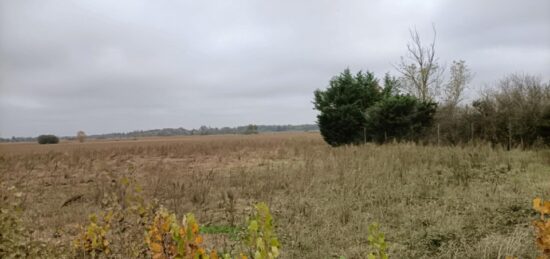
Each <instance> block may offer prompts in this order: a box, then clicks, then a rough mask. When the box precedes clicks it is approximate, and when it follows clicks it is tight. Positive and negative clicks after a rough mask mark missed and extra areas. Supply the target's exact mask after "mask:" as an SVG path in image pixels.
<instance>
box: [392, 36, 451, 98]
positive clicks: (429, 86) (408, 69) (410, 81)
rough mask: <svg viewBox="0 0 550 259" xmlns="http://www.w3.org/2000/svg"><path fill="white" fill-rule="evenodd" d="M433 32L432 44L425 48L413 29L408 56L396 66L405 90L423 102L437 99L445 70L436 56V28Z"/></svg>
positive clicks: (408, 46) (408, 45) (402, 58)
mask: <svg viewBox="0 0 550 259" xmlns="http://www.w3.org/2000/svg"><path fill="white" fill-rule="evenodd" d="M433 32H434V37H433V40H432V43H431V44H430V45H429V46H424V45H422V41H421V40H420V36H419V35H418V31H417V30H416V29H414V30H412V29H411V30H410V34H411V42H409V43H408V44H407V51H408V53H407V56H406V57H401V62H400V63H399V64H397V65H396V66H395V68H396V69H397V71H398V72H399V73H401V79H402V81H403V86H404V87H405V89H404V90H405V91H407V92H409V93H411V94H413V95H415V96H416V97H418V98H419V99H420V100H422V101H429V100H433V99H435V96H436V95H437V94H438V91H439V88H440V86H441V82H442V80H443V72H444V70H445V69H444V67H442V66H440V65H439V63H438V58H437V57H436V55H435V39H436V30H435V27H433Z"/></svg>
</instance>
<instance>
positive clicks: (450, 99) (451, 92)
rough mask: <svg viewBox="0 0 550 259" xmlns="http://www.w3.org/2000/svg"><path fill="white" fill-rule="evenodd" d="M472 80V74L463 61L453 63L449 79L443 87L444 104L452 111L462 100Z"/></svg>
mask: <svg viewBox="0 0 550 259" xmlns="http://www.w3.org/2000/svg"><path fill="white" fill-rule="evenodd" d="M471 80H472V73H471V72H470V69H469V68H468V66H467V65H466V62H465V61H464V60H460V61H453V65H452V66H451V69H450V79H449V82H447V84H446V85H445V89H444V91H445V97H444V98H445V104H446V105H447V106H448V107H449V108H451V110H453V109H454V108H455V107H456V106H457V105H458V103H459V102H460V101H461V100H462V94H463V93H464V90H465V89H466V88H467V87H468V83H470V81H471Z"/></svg>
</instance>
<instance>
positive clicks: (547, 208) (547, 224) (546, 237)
mask: <svg viewBox="0 0 550 259" xmlns="http://www.w3.org/2000/svg"><path fill="white" fill-rule="evenodd" d="M533 208H534V209H535V210H536V211H537V212H539V213H540V219H538V220H535V221H533V225H534V226H535V231H536V233H537V239H536V242H537V247H538V248H539V250H540V252H541V253H542V255H541V256H539V257H538V258H540V259H548V258H550V218H549V217H547V216H546V215H547V214H550V201H543V200H542V199H540V198H535V199H534V200H533Z"/></svg>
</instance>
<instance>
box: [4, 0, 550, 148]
mask: <svg viewBox="0 0 550 259" xmlns="http://www.w3.org/2000/svg"><path fill="white" fill-rule="evenodd" d="M548 10H550V2H548V1H545V0H531V1H520V0H512V1H496V0H490V1H473V0H468V1H436V0H431V1H415V0H407V1H382V0H377V1H362V0H355V1H343V2H334V1H329V0H323V1H313V0H308V1H270V2H265V1H245V0H243V1H177V2H173V1H134V0H132V1H130V0H120V1H107V0H103V1H70V2H66V1H57V0H47V1H46V0H34V1H32V0H21V1H0V136H1V137H9V136H12V135H15V136H33V135H38V134H41V133H47V132H49V133H54V134H60V135H72V134H74V133H75V132H76V131H77V130H80V129H83V130H85V131H86V132H89V133H104V132H112V131H129V130H135V129H150V128H160V127H180V126H181V127H187V128H190V127H198V126H200V125H203V124H204V125H210V126H218V127H220V126H235V125H242V124H248V123H270V124H271V123H281V124H287V123H313V122H314V121H315V114H316V113H315V111H314V110H312V105H311V99H312V92H313V91H314V90H315V89H317V88H323V87H325V86H326V85H327V84H328V80H329V79H330V78H331V77H332V76H334V75H336V74H338V73H339V72H341V71H342V70H343V69H345V68H346V67H349V68H350V69H352V70H354V71H357V70H367V69H368V70H371V71H374V72H375V73H376V74H377V75H378V76H379V77H382V76H383V74H384V73H386V72H390V73H393V74H396V73H395V71H394V69H393V67H392V64H393V63H395V62H397V61H398V60H399V57H400V56H402V55H404V54H405V50H406V49H405V46H406V43H407V41H408V36H409V35H408V30H409V28H411V27H414V26H416V27H417V29H418V30H419V31H420V32H421V35H422V36H423V38H425V39H426V40H429V39H430V37H431V24H432V23H434V24H435V25H436V27H437V30H438V39H437V44H438V51H439V52H438V53H439V56H440V60H441V62H442V63H450V62H451V61H452V60H453V59H465V60H466V61H467V63H468V64H469V65H470V66H471V68H472V70H473V71H474V72H475V73H476V78H475V80H474V82H473V83H472V84H473V85H475V86H478V85H482V84H485V83H491V82H494V81H496V80H498V79H499V78H500V77H501V76H503V75H504V74H506V73H511V72H516V71H519V72H527V73H533V74H539V75H541V76H543V77H545V79H549V78H548V76H550V75H548V71H550V47H549V46H550V13H549V12H548Z"/></svg>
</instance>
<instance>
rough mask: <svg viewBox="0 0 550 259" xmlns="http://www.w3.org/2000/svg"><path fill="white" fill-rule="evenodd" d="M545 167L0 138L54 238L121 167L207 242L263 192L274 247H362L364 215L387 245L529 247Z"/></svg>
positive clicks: (302, 145)
mask: <svg viewBox="0 0 550 259" xmlns="http://www.w3.org/2000/svg"><path fill="white" fill-rule="evenodd" d="M549 173H550V150H539V151H521V150H512V151H510V152H507V151H505V150H502V149H492V148H490V147H488V146H485V145H479V146H467V147H433V146H418V145H414V144H388V145H384V146H377V145H370V144H369V145H364V146H345V147H339V148H331V147H329V146H328V145H326V144H325V143H324V142H323V141H322V140H321V138H320V136H319V135H317V134H313V133H308V134H272V135H268V134H260V135H251V136H206V137H185V138H171V139H153V140H143V141H141V140H139V141H126V142H122V141H119V142H114V141H113V142H93V141H90V142H86V143H82V144H76V143H60V144H58V145H55V146H39V145H38V144H1V145H0V179H1V183H0V184H1V186H0V188H1V189H7V188H8V187H9V186H15V187H16V188H17V190H19V191H21V192H22V196H21V197H22V201H23V202H22V207H23V208H24V209H25V210H24V212H23V214H22V216H21V217H22V220H23V223H24V224H25V225H27V226H30V227H31V228H32V229H33V230H34V232H33V234H32V238H33V239H34V240H39V241H43V242H47V243H49V244H52V245H54V246H59V247H63V246H68V245H69V244H70V242H71V240H73V239H74V238H75V237H76V236H77V235H78V233H79V230H80V226H81V225H84V224H86V222H87V220H88V216H89V215H90V214H92V213H97V212H99V211H101V210H102V209H103V208H102V206H104V205H102V204H105V202H106V201H105V199H106V198H109V197H106V193H113V192H114V193H119V194H120V195H119V196H118V197H123V196H124V193H126V192H127V190H124V188H123V187H122V186H120V185H117V184H116V182H113V179H120V178H122V177H127V178H128V179H134V180H135V181H136V185H138V186H140V187H141V188H142V189H143V190H142V195H143V196H144V197H145V198H146V199H147V200H148V201H155V200H156V201H158V203H159V204H161V205H163V206H164V207H166V208H168V209H169V210H171V211H173V212H176V214H177V215H179V216H181V215H183V214H184V213H186V212H193V213H194V214H195V216H196V217H197V220H198V221H200V222H201V223H202V224H203V225H204V226H207V227H203V231H205V232H203V233H204V234H205V243H207V244H208V243H209V242H210V243H228V244H230V243H231V240H230V239H229V236H231V235H232V234H231V231H233V230H234V229H237V228H240V227H241V226H239V225H237V223H242V222H245V219H246V217H247V215H250V208H251V207H252V204H256V203H257V202H260V201H265V202H266V203H267V204H268V205H269V207H270V208H271V209H272V213H273V216H274V218H275V219H276V227H277V233H278V235H279V240H280V242H281V245H282V250H281V257H282V258H331V257H333V258H338V257H339V256H345V258H348V259H350V258H364V257H365V255H367V254H369V253H370V252H374V251H371V250H370V249H371V248H369V245H368V244H369V241H368V234H367V233H368V232H369V231H368V229H369V225H371V223H373V222H377V223H378V224H379V226H380V232H382V233H384V234H385V241H386V242H387V244H388V254H389V257H390V258H504V256H507V255H508V256H516V257H519V258H534V257H535V256H536V246H535V242H534V240H535V237H534V231H533V227H532V225H531V221H532V220H533V219H535V218H537V214H536V212H535V211H534V210H532V208H531V206H532V199H533V198H534V197H542V198H545V199H546V198H547V197H550V177H548V175H549ZM78 195H82V198H79V199H77V200H75V201H72V202H70V203H69V204H67V205H66V206H62V205H63V204H64V203H65V202H66V201H67V200H69V199H70V198H72V197H76V196H78ZM111 198H112V197H111ZM121 202H122V201H121ZM122 204H124V203H122Z"/></svg>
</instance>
